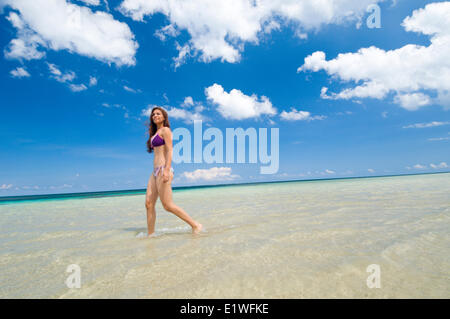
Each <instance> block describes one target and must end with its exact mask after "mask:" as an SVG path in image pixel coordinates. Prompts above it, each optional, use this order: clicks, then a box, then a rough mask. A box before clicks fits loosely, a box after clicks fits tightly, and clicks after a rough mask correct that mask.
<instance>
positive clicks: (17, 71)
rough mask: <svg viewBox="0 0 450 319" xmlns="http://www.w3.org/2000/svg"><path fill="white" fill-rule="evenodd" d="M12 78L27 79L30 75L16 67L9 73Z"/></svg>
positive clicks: (23, 69)
mask: <svg viewBox="0 0 450 319" xmlns="http://www.w3.org/2000/svg"><path fill="white" fill-rule="evenodd" d="M9 74H11V76H12V77H13V78H28V77H30V73H28V71H27V70H26V69H25V68H24V67H23V68H22V67H17V68H16V69H14V70H11V71H10V72H9Z"/></svg>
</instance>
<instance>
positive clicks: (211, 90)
mask: <svg viewBox="0 0 450 319" xmlns="http://www.w3.org/2000/svg"><path fill="white" fill-rule="evenodd" d="M205 95H206V97H207V99H208V100H210V101H211V102H212V103H213V104H215V105H217V111H218V112H219V113H220V114H221V115H222V116H223V117H224V118H226V119H233V120H242V119H249V118H257V117H259V116H260V115H262V114H268V115H275V114H276V109H275V108H274V107H273V106H272V103H271V102H270V100H269V99H268V98H267V97H266V96H264V95H262V96H261V97H260V98H258V97H257V96H256V94H252V95H251V96H249V95H245V94H244V93H242V92H241V91H240V90H237V89H232V90H231V91H230V92H226V91H225V90H224V89H223V87H222V86H221V85H219V84H217V83H214V84H213V85H211V86H210V87H207V88H206V89H205Z"/></svg>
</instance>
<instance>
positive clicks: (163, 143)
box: [145, 107, 202, 236]
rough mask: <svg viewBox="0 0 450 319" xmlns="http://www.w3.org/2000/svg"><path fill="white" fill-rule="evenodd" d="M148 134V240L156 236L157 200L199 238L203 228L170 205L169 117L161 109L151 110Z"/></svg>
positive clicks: (170, 133) (179, 209)
mask: <svg viewBox="0 0 450 319" xmlns="http://www.w3.org/2000/svg"><path fill="white" fill-rule="evenodd" d="M149 133H150V136H149V139H148V141H147V151H148V152H149V153H152V152H153V151H154V152H155V155H154V159H153V173H152V174H151V176H150V178H149V180H148V185H147V194H146V196H145V207H146V209H147V226H148V236H151V235H152V234H153V233H154V232H155V221H156V211H155V204H156V200H157V199H158V196H159V198H160V199H161V203H162V205H163V207H164V209H165V210H167V211H168V212H171V213H173V214H175V215H177V216H178V217H180V218H181V219H182V220H184V221H185V222H186V223H188V224H189V225H190V226H191V227H192V232H193V233H194V234H198V233H199V232H200V231H201V230H202V224H200V223H197V222H196V221H195V220H193V219H192V218H191V217H190V216H189V215H188V214H187V213H186V212H185V211H184V210H183V209H182V208H180V207H178V206H177V205H175V203H174V202H173V201H172V179H173V168H172V167H171V164H172V153H173V145H172V131H171V130H170V124H169V117H168V115H167V112H166V111H165V110H164V109H163V108H161V107H154V108H153V109H152V112H151V113H150V129H149Z"/></svg>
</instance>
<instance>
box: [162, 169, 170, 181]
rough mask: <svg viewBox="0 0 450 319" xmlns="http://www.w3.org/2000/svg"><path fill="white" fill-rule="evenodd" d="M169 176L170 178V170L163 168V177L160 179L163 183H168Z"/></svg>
mask: <svg viewBox="0 0 450 319" xmlns="http://www.w3.org/2000/svg"><path fill="white" fill-rule="evenodd" d="M169 176H170V168H164V170H163V175H162V179H163V182H164V183H167V182H168V181H169Z"/></svg>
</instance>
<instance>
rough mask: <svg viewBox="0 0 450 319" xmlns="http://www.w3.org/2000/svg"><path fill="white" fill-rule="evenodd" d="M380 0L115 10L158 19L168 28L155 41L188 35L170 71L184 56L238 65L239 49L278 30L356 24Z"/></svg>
mask: <svg viewBox="0 0 450 319" xmlns="http://www.w3.org/2000/svg"><path fill="white" fill-rule="evenodd" d="M382 1H383V0H320V1H312V0H258V1H254V0H226V1H211V0H189V1H185V0H153V1H148V0H124V1H123V2H122V3H121V4H120V7H119V10H120V11H121V12H122V13H123V14H124V15H126V16H129V17H131V18H132V19H133V20H135V21H144V18H145V17H146V16H152V15H154V14H157V13H162V14H164V15H165V16H167V19H168V20H169V24H168V25H167V26H165V27H163V28H162V29H161V30H159V31H157V33H156V35H157V36H158V37H160V38H161V40H166V36H172V37H173V36H177V35H178V34H179V31H180V30H186V31H187V33H188V34H189V35H190V39H189V41H188V42H187V43H185V44H182V45H178V44H177V48H178V50H179V51H180V55H179V56H178V58H176V59H175V63H176V65H175V66H176V67H177V66H179V65H180V64H181V63H183V62H184V61H185V58H186V57H187V56H190V55H193V56H195V55H198V56H199V59H200V60H201V61H203V62H210V61H212V60H215V59H220V60H221V61H226V62H230V63H235V62H238V61H240V59H241V52H242V51H243V50H244V45H245V43H253V44H258V43H259V40H260V38H261V37H262V36H264V34H267V33H270V32H272V30H279V29H280V28H281V26H290V27H293V28H295V32H294V33H295V34H296V36H298V35H301V36H302V37H303V38H305V37H306V34H305V32H308V31H311V30H317V29H319V28H320V27H321V26H323V25H326V24H342V23H346V22H349V21H351V22H357V21H359V20H360V19H361V17H362V15H364V13H365V10H366V8H367V7H368V5H369V4H372V3H379V2H382Z"/></svg>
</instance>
